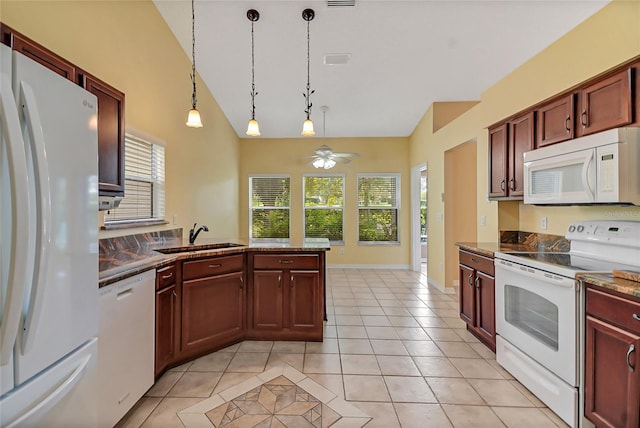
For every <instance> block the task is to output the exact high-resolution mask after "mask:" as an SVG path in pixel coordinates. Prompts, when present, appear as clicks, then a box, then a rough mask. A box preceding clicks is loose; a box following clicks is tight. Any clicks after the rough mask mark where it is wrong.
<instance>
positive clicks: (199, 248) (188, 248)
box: [156, 242, 244, 254]
mask: <svg viewBox="0 0 640 428" xmlns="http://www.w3.org/2000/svg"><path fill="white" fill-rule="evenodd" d="M234 247H244V245H242V244H235V243H233V242H222V243H218V244H202V245H189V246H186V247H174V248H158V249H156V251H157V252H159V253H163V254H174V253H191V252H194V251H211V250H220V249H224V248H234Z"/></svg>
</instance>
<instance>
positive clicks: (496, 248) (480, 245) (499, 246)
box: [456, 242, 538, 258]
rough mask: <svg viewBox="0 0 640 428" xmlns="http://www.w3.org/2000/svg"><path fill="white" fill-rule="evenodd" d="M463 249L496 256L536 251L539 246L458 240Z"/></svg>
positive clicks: (487, 255)
mask: <svg viewBox="0 0 640 428" xmlns="http://www.w3.org/2000/svg"><path fill="white" fill-rule="evenodd" d="M456 245H457V246H458V247H460V249H461V250H466V251H471V252H473V253H477V254H480V255H483V256H486V257H492V258H493V257H494V254H495V253H498V252H506V251H512V252H513V251H517V252H521V253H535V252H537V251H538V248H537V247H532V246H530V245H526V244H514V243H501V242H456Z"/></svg>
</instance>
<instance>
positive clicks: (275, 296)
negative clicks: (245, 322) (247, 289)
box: [252, 270, 285, 330]
mask: <svg viewBox="0 0 640 428" xmlns="http://www.w3.org/2000/svg"><path fill="white" fill-rule="evenodd" d="M284 279H285V278H284V272H283V271H278V270H269V271H254V272H253V308H252V309H253V326H252V327H253V328H254V329H256V330H281V329H282V327H283V304H284V290H283V287H284V285H283V281H284Z"/></svg>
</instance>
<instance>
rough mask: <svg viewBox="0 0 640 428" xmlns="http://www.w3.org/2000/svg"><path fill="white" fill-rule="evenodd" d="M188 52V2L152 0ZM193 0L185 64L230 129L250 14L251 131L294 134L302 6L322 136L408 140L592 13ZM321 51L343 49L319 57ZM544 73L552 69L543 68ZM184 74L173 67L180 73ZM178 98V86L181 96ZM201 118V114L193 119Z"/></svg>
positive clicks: (578, 5)
mask: <svg viewBox="0 0 640 428" xmlns="http://www.w3.org/2000/svg"><path fill="white" fill-rule="evenodd" d="M154 2H155V4H156V7H157V8H158V10H159V11H160V13H161V14H162V16H163V17H164V19H165V21H166V22H167V24H168V26H169V28H170V29H171V30H172V31H173V33H174V34H175V36H176V38H177V40H178V42H179V43H180V45H181V46H182V47H183V49H184V50H185V53H186V54H187V55H188V57H189V58H191V1H190V0H154ZM327 3H328V2H327V1H293V0H290V1H270V0H254V1H243V0H232V1H229V0H226V1H222V0H196V1H195V37H196V66H197V71H198V73H199V74H200V76H202V79H203V80H204V82H205V84H206V85H207V87H208V88H209V90H210V91H211V93H212V94H213V96H214V97H215V99H216V101H217V102H218V104H219V105H220V107H221V108H222V110H223V111H224V113H225V115H226V116H227V118H228V119H229V121H230V122H231V124H232V126H233V127H234V129H235V130H236V132H237V133H238V135H239V136H240V137H245V131H246V127H247V122H248V120H249V119H250V118H251V97H250V91H251V22H250V21H249V20H248V19H247V16H246V12H247V10H248V9H256V10H258V12H259V13H260V19H259V20H258V21H257V22H256V23H255V24H254V30H255V84H256V90H257V91H258V95H257V97H256V99H255V104H256V119H257V120H258V121H259V123H260V131H261V134H262V138H290V137H299V136H300V131H301V129H302V122H303V121H304V119H305V113H304V109H305V99H304V97H303V95H302V94H303V92H305V87H306V80H307V75H306V73H307V62H306V61H307V51H306V49H307V23H306V21H304V20H303V19H302V16H301V14H302V11H303V10H304V9H305V8H312V9H314V11H315V18H314V19H313V20H312V21H311V22H310V50H311V53H310V79H311V88H312V89H314V90H315V93H314V94H313V95H312V96H311V101H312V103H313V108H312V114H311V118H312V119H313V121H314V123H315V128H316V135H317V136H322V129H323V128H322V125H323V117H322V112H321V110H320V106H323V105H326V106H328V107H329V110H328V112H327V113H326V122H325V125H326V136H327V137H384V136H408V135H410V134H411V132H412V131H413V130H414V128H415V126H416V125H417V124H418V122H419V120H420V119H421V117H422V116H423V114H424V113H425V111H426V110H427V108H428V107H429V106H430V105H431V104H432V103H433V102H436V101H470V100H479V99H480V97H481V95H482V92H483V91H484V90H486V89H487V88H488V87H490V86H491V85H493V84H495V83H496V82H498V81H499V80H500V79H501V78H503V77H504V76H506V75H507V74H508V73H510V72H511V71H513V70H514V69H515V68H517V67H518V66H520V65H521V64H523V63H524V62H526V61H527V60H528V59H530V58H531V57H533V56H534V55H536V54H537V53H538V52H540V51H541V50H543V49H544V48H545V47H547V46H548V45H550V44H551V43H553V42H554V41H555V40H557V39H558V38H560V37H561V36H562V35H563V34H565V33H567V32H568V31H570V30H571V29H572V28H574V27H575V26H576V25H578V24H579V23H581V22H582V21H584V20H585V19H587V18H588V17H589V16H591V15H593V14H594V13H595V12H596V11H598V10H599V9H600V8H602V7H603V6H604V5H605V4H606V3H607V1H602V0H593V1H591V0H577V1H575V0H574V1H565V0H548V1H544V0H523V1H517V0H497V1H484V0H467V1H458V0H445V1H430V0H426V1H420V0H413V1H402V0H355V6H352V7H350V6H340V7H329V6H328V4H327ZM327 54H349V55H350V58H349V61H348V63H347V64H344V65H326V64H325V55H327ZM549 72H550V73H553V70H552V69H550V70H549ZM189 73H190V70H185V79H186V80H187V81H188V79H189ZM185 98H186V100H187V101H186V103H187V104H188V102H189V100H190V94H185ZM203 121H204V122H205V126H206V117H203Z"/></svg>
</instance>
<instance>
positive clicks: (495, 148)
mask: <svg viewBox="0 0 640 428" xmlns="http://www.w3.org/2000/svg"><path fill="white" fill-rule="evenodd" d="M533 145H534V114H533V111H531V112H529V113H527V114H525V115H522V116H520V117H517V118H515V119H512V120H510V121H509V122H507V123H504V124H502V125H499V126H497V127H494V128H491V129H489V165H490V166H489V177H490V178H489V186H490V187H489V197H490V198H497V199H502V198H509V199H522V196H523V195H524V160H523V157H522V155H523V153H524V152H526V151H529V150H533Z"/></svg>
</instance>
